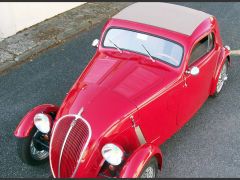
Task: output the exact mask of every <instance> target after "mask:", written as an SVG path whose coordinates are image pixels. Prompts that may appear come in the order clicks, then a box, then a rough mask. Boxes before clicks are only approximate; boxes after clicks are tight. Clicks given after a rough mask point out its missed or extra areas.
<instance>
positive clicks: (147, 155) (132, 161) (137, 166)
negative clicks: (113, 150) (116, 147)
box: [119, 144, 162, 178]
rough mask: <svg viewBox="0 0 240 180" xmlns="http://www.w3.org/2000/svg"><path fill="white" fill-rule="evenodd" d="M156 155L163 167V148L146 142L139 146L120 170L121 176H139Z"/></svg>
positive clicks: (160, 165)
mask: <svg viewBox="0 0 240 180" xmlns="http://www.w3.org/2000/svg"><path fill="white" fill-rule="evenodd" d="M153 156H155V157H156V158H157V160H158V165H159V168H160V169H161V167H162V153H161V150H160V149H159V148H158V147H157V146H155V145H153V144H144V145H143V146H141V147H139V148H138V149H137V150H136V151H135V152H134V153H133V154H132V155H131V156H130V157H129V158H128V160H127V162H126V164H125V165H124V166H123V168H122V171H121V172H120V176H119V177H120V178H137V177H139V176H140V175H141V172H142V170H143V168H144V167H145V165H146V164H147V163H148V162H149V161H150V159H151V158H152V157H153Z"/></svg>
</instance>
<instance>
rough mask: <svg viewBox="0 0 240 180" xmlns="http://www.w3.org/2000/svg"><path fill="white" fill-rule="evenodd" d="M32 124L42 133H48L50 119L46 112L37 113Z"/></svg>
mask: <svg viewBox="0 0 240 180" xmlns="http://www.w3.org/2000/svg"><path fill="white" fill-rule="evenodd" d="M33 121H34V124H35V126H36V127H37V129H38V130H39V131H41V132H42V133H48V132H49V131H50V124H51V123H50V119H49V117H48V116H47V115H46V114H43V113H39V114H36V115H35V116H34V118H33Z"/></svg>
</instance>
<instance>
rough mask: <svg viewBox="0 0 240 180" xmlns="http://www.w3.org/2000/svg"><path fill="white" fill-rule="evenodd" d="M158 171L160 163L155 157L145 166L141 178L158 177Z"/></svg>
mask: <svg viewBox="0 0 240 180" xmlns="http://www.w3.org/2000/svg"><path fill="white" fill-rule="evenodd" d="M157 173H158V163H157V160H156V158H155V157H153V158H152V159H151V160H150V161H149V163H148V164H147V165H146V166H145V167H144V169H143V171H142V173H141V175H140V178H156V177H157Z"/></svg>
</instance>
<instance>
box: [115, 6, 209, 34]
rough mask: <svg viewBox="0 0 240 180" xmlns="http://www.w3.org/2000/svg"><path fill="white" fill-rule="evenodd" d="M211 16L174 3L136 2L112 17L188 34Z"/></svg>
mask: <svg viewBox="0 0 240 180" xmlns="http://www.w3.org/2000/svg"><path fill="white" fill-rule="evenodd" d="M211 16H212V15H210V14H207V13H205V12H202V11H198V10H195V9H191V8H188V7H184V6H179V5H175V4H169V3H161V2H138V3H134V4H132V5H130V6H128V7H126V8H125V9H123V10H122V11H120V12H119V13H118V14H116V15H115V16H113V18H115V19H122V20H129V21H133V22H138V23H142V24H148V25H152V26H157V27H160V28H164V29H168V30H171V31H175V32H178V33H182V34H185V35H188V36H190V35H191V34H192V33H193V31H194V30H195V29H196V28H197V27H198V26H199V24H201V23H202V22H203V21H204V20H205V19H207V18H209V17H211Z"/></svg>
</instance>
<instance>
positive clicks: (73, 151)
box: [50, 115, 91, 178]
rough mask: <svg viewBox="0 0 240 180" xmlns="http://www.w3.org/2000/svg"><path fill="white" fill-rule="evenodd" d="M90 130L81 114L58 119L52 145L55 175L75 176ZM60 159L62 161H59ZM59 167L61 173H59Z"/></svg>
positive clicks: (52, 161) (52, 163)
mask: <svg viewBox="0 0 240 180" xmlns="http://www.w3.org/2000/svg"><path fill="white" fill-rule="evenodd" d="M73 121H75V122H76V123H75V125H74V126H73V127H72V129H71V130H70V133H69V135H68V137H67V139H66V142H65V144H63V143H64V142H63V141H64V139H65V137H66V135H67V132H68V130H69V128H70V126H71V123H72V122H73ZM90 131H91V129H90V127H89V125H88V124H87V123H86V121H85V120H84V119H83V118H82V117H81V116H79V115H67V116H66V117H63V118H60V119H59V120H58V122H57V124H56V127H55V128H54V133H53V135H52V139H51V146H50V156H51V158H50V163H51V168H52V171H53V173H54V175H55V177H58V178H60V177H61V178H67V177H72V176H73V173H74V172H75V170H76V168H77V166H78V160H79V159H80V156H81V154H82V153H83V151H84V146H85V145H86V143H88V142H89V138H90V135H91V132H90ZM62 147H63V152H62V157H60V154H61V149H62ZM60 159H61V162H60V163H59V160H60ZM59 165H60V167H59ZM59 168H60V175H58V170H59Z"/></svg>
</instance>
